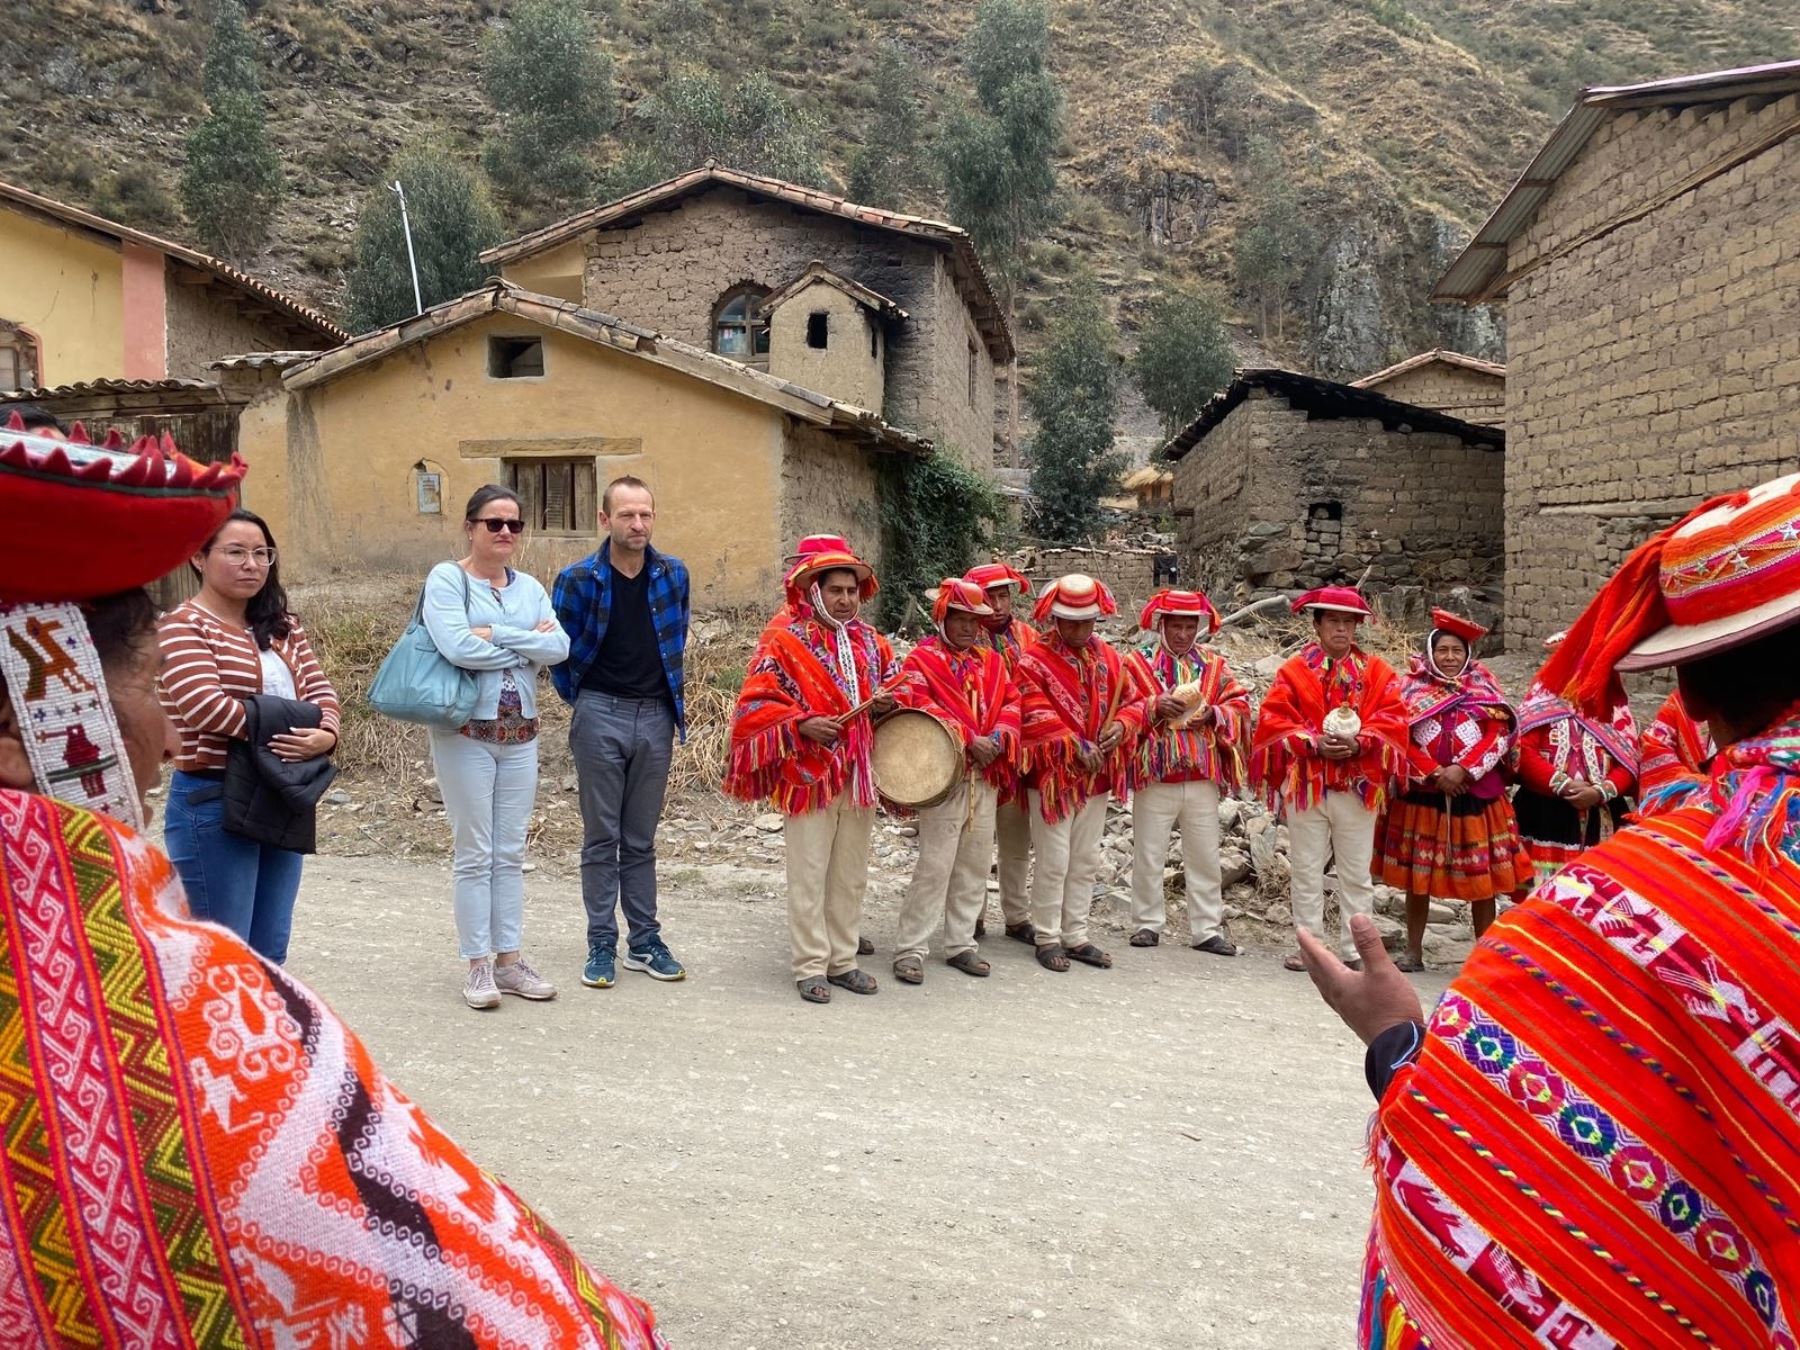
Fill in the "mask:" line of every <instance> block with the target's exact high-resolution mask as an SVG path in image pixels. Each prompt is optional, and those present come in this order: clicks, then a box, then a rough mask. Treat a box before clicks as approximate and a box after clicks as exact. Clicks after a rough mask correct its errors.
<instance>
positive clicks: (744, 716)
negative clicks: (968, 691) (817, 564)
mask: <svg viewBox="0 0 1800 1350" xmlns="http://www.w3.org/2000/svg"><path fill="white" fill-rule="evenodd" d="M850 637H851V642H852V646H853V648H854V652H855V657H856V675H857V683H858V684H859V685H860V686H861V693H862V696H863V697H864V698H867V697H869V696H870V695H871V694H873V693H874V692H875V690H876V687H877V686H878V685H880V684H881V683H882V681H884V680H886V679H888V678H890V677H891V676H892V675H893V670H894V651H893V648H892V647H890V646H889V645H888V641H887V639H886V638H884V637H882V636H881V634H879V633H877V632H876V631H875V630H874V629H873V628H871V627H869V625H868V624H866V623H864V622H862V620H860V619H852V620H851V621H850ZM833 641H834V639H833V637H832V634H831V632H830V631H829V630H828V629H827V628H826V626H825V625H824V624H822V623H820V622H819V621H818V620H817V619H813V618H805V619H801V618H796V619H793V620H792V621H791V622H790V623H789V624H788V625H787V626H786V627H777V626H775V625H773V624H771V625H770V626H769V627H768V628H766V629H764V630H763V635H762V640H761V641H760V642H759V643H758V644H757V647H756V652H755V654H754V655H753V656H752V657H751V658H750V669H749V671H748V672H747V673H746V675H745V677H744V687H743V689H742V690H741V691H740V692H739V694H738V701H737V708H736V709H735V710H734V711H733V713H732V717H731V748H730V750H729V752H728V754H727V757H726V762H725V784H724V787H725V791H726V792H728V793H729V794H731V795H732V796H733V797H739V798H742V799H743V800H744V801H761V800H762V799H763V798H765V797H766V798H768V799H770V800H771V801H772V802H773V803H774V805H775V808H776V810H778V811H780V812H782V813H783V814H784V815H790V816H795V815H803V814H804V813H806V812H808V811H817V810H819V809H821V808H822V807H824V806H826V805H828V804H829V803H831V802H832V801H834V800H836V798H837V796H838V794H839V793H840V792H843V791H844V790H845V788H846V787H848V788H849V790H850V791H851V792H852V793H853V794H854V797H853V800H854V801H855V803H856V805H858V806H873V805H875V776H874V773H873V772H872V770H871V768H870V764H869V751H870V749H871V747H872V745H873V741H874V735H873V731H872V728H871V727H870V724H869V719H868V718H867V717H856V718H852V719H851V721H850V722H849V723H848V724H847V725H846V726H845V728H844V732H843V734H842V735H841V736H839V737H838V739H837V742H836V743H835V744H833V745H830V746H824V745H820V744H818V743H817V742H815V741H810V740H808V739H807V738H806V737H804V736H802V735H801V734H800V731H799V727H800V723H801V722H803V721H805V720H806V719H807V718H808V717H837V716H839V715H841V714H843V713H846V712H849V711H850V708H851V706H852V704H851V702H850V700H849V699H848V698H847V697H845V694H844V690H843V687H842V686H841V685H840V683H839V677H838V674H837V671H836V668H835V662H834V661H833V657H832V645H833Z"/></svg>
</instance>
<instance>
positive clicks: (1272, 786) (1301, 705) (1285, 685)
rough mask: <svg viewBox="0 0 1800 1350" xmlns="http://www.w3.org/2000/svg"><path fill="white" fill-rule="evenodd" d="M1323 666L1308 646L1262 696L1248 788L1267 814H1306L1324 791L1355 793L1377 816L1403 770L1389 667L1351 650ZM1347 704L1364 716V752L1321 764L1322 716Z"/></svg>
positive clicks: (1402, 714) (1400, 714)
mask: <svg viewBox="0 0 1800 1350" xmlns="http://www.w3.org/2000/svg"><path fill="white" fill-rule="evenodd" d="M1327 665H1328V663H1327V660H1326V656H1325V649H1324V648H1323V647H1321V646H1320V645H1319V644H1318V643H1316V642H1309V643H1307V644H1306V646H1304V647H1302V648H1301V649H1300V651H1299V653H1298V654H1297V655H1295V656H1293V657H1291V658H1290V659H1289V660H1288V661H1287V663H1286V664H1285V665H1283V666H1282V667H1281V669H1280V670H1279V671H1277V672H1276V674H1275V683H1274V684H1273V685H1271V686H1270V687H1269V693H1268V696H1267V697H1266V698H1264V699H1263V705H1262V711H1261V712H1260V713H1259V714H1258V715H1257V718H1256V734H1255V738H1254V739H1253V740H1252V742H1251V748H1250V784H1251V786H1252V787H1254V788H1255V789H1256V790H1257V791H1258V792H1260V793H1261V794H1262V796H1263V799H1264V800H1265V801H1267V802H1268V804H1269V807H1270V809H1271V810H1273V809H1277V808H1280V807H1285V809H1286V810H1288V811H1306V810H1310V809H1311V808H1312V807H1314V806H1316V805H1318V804H1319V802H1320V801H1321V800H1323V799H1324V796H1325V794H1326V793H1327V792H1354V793H1355V794H1356V796H1357V799H1358V800H1359V801H1361V802H1362V804H1363V805H1364V806H1366V807H1367V808H1368V809H1369V810H1371V811H1379V810H1381V808H1382V807H1383V806H1385V805H1386V804H1387V797H1388V792H1389V791H1390V789H1391V788H1392V786H1393V783H1394V779H1395V778H1396V777H1398V776H1399V775H1400V774H1401V773H1403V772H1404V771H1405V768H1406V764H1407V760H1408V745H1409V737H1408V734H1407V726H1406V720H1407V718H1406V705H1405V704H1404V703H1402V702H1401V700H1400V688H1399V678H1398V677H1397V676H1396V675H1395V674H1394V668H1393V667H1392V666H1390V665H1388V663H1387V662H1386V661H1383V660H1382V659H1381V658H1380V657H1379V656H1370V655H1368V654H1367V653H1366V652H1363V651H1362V650H1360V649H1359V648H1356V647H1352V648H1351V649H1350V652H1349V654H1348V655H1346V656H1345V657H1344V658H1343V659H1342V660H1340V661H1336V662H1331V663H1329V669H1327ZM1346 704H1347V705H1348V706H1350V707H1351V708H1354V709H1355V710H1356V713H1357V715H1358V716H1359V717H1361V718H1362V730H1361V732H1360V733H1359V736H1360V740H1361V743H1362V753H1361V754H1359V755H1356V756H1353V757H1352V758H1350V759H1340V760H1331V759H1325V758H1324V757H1322V756H1321V755H1320V754H1319V752H1318V746H1319V742H1320V740H1321V739H1322V738H1323V737H1324V735H1325V731H1324V722H1325V714H1326V713H1327V712H1329V711H1330V710H1331V709H1333V708H1337V707H1342V706H1344V705H1346Z"/></svg>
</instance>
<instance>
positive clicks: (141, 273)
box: [120, 243, 169, 380]
mask: <svg viewBox="0 0 1800 1350" xmlns="http://www.w3.org/2000/svg"><path fill="white" fill-rule="evenodd" d="M120 247H121V249H122V251H123V254H124V274H123V285H122V289H123V292H124V301H125V378H126V379H128V380H160V379H162V378H163V377H164V376H165V375H167V374H168V373H169V367H168V350H169V326H168V314H167V311H166V305H167V300H166V290H165V287H166V284H167V283H166V282H165V281H164V278H163V255H162V254H160V253H158V252H157V251H156V250H155V249H148V248H144V247H142V246H141V245H138V244H133V243H123V244H121V246H120Z"/></svg>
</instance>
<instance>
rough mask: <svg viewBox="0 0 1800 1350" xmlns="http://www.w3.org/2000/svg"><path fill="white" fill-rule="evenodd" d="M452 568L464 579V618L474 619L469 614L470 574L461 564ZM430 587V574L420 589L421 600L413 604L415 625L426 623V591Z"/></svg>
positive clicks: (456, 564) (455, 564)
mask: <svg viewBox="0 0 1800 1350" xmlns="http://www.w3.org/2000/svg"><path fill="white" fill-rule="evenodd" d="M451 566H452V567H454V568H456V575H457V576H459V577H461V578H462V593H463V617H464V618H472V617H473V616H472V615H471V614H470V613H469V574H468V572H467V571H466V570H464V568H463V566H462V564H461V563H452V564H451ZM430 585H431V577H430V575H429V574H428V575H427V576H426V578H425V581H424V584H423V585H421V586H420V587H419V598H418V600H417V601H416V602H415V603H414V604H413V622H414V623H415V624H419V623H423V622H424V621H425V589H426V587H428V586H430Z"/></svg>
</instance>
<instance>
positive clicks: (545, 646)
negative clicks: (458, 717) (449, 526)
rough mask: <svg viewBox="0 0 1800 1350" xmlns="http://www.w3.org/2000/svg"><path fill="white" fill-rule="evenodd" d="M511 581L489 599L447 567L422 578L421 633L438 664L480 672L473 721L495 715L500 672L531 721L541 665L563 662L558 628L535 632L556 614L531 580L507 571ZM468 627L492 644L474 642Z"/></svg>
mask: <svg viewBox="0 0 1800 1350" xmlns="http://www.w3.org/2000/svg"><path fill="white" fill-rule="evenodd" d="M509 574H510V575H511V577H512V580H511V582H509V583H508V584H507V585H506V586H505V587H503V588H502V589H501V591H500V598H499V599H498V600H496V599H495V598H494V592H493V589H492V588H491V587H490V586H489V585H488V584H487V582H485V581H482V580H480V579H479V578H477V577H471V576H469V575H468V574H467V573H466V572H464V571H463V570H462V568H461V567H459V566H457V565H456V564H455V563H453V562H442V563H439V564H438V565H437V566H436V567H434V568H432V569H431V575H430V576H428V577H426V578H425V631H426V632H428V633H430V634H431V640H432V641H433V642H435V643H436V644H437V649H438V650H439V651H440V652H442V653H443V654H444V659H445V660H447V661H448V662H450V664H451V665H453V666H461V667H462V668H463V669H464V670H474V671H479V672H480V677H481V692H480V694H479V695H478V696H477V697H476V700H475V711H474V713H473V714H472V716H473V718H474V720H476V721H484V720H489V719H492V718H494V717H496V716H498V715H499V712H500V682H501V677H502V675H503V673H504V672H506V671H508V670H511V671H515V672H517V673H516V674H515V675H514V676H513V682H514V684H515V685H517V687H518V690H519V712H520V714H521V715H522V716H525V717H536V716H537V684H538V681H537V675H538V672H539V671H540V670H542V669H543V668H544V667H546V666H553V665H555V664H556V663H557V662H558V661H562V660H566V659H567V658H568V655H569V635H568V634H567V633H565V632H563V630H562V628H561V626H560V625H557V626H555V627H552V628H551V629H550V631H549V632H547V633H540V632H538V631H537V626H538V624H539V623H540V622H542V621H543V620H545V619H548V620H550V622H551V623H552V624H556V610H555V609H554V608H552V606H551V604H550V596H549V595H548V593H546V592H545V590H544V588H543V586H542V585H541V584H539V582H538V579H537V578H536V577H532V576H527V575H526V574H525V573H523V572H519V571H510V573H509ZM465 578H466V579H467V580H468V583H469V590H468V596H469V605H468V609H467V611H466V612H465V611H464V609H463V581H464V579H465ZM473 628H491V629H493V630H494V636H493V637H492V639H485V638H479V637H476V636H475V634H474V633H473V632H471V631H470V630H471V629H473Z"/></svg>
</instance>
